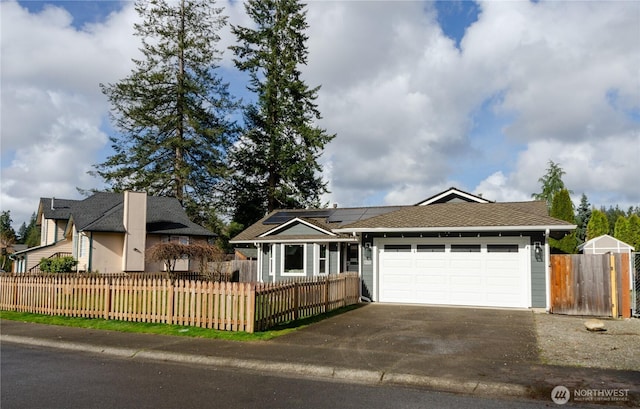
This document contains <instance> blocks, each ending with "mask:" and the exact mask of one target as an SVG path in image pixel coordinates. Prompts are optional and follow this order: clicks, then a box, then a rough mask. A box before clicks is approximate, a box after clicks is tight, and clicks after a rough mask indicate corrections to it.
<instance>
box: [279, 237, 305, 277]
mask: <svg viewBox="0 0 640 409" xmlns="http://www.w3.org/2000/svg"><path fill="white" fill-rule="evenodd" d="M286 246H302V272H299V273H287V272H285V271H284V262H285V259H286V257H285V247H286ZM280 252H281V253H280V254H281V257H280V274H281V275H282V276H283V277H305V276H306V275H307V245H306V244H305V243H297V244H293V243H287V244H285V243H282V244H280Z"/></svg>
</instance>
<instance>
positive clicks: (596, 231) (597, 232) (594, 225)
mask: <svg viewBox="0 0 640 409" xmlns="http://www.w3.org/2000/svg"><path fill="white" fill-rule="evenodd" d="M603 234H609V221H608V220H607V215H606V214H604V212H603V211H601V210H597V209H594V210H593V211H592V212H591V218H590V219H589V223H587V240H591V239H593V238H595V237H598V236H602V235H603Z"/></svg>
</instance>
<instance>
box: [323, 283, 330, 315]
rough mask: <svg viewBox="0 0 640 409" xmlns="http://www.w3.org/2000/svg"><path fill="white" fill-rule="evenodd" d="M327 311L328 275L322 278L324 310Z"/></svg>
mask: <svg viewBox="0 0 640 409" xmlns="http://www.w3.org/2000/svg"><path fill="white" fill-rule="evenodd" d="M327 311H329V275H328V274H327V277H326V278H325V279H324V311H322V312H327Z"/></svg>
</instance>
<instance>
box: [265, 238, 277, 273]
mask: <svg viewBox="0 0 640 409" xmlns="http://www.w3.org/2000/svg"><path fill="white" fill-rule="evenodd" d="M265 246H268V247H267V252H268V253H269V276H271V277H272V276H273V273H274V270H275V266H276V261H275V255H274V251H275V246H274V245H273V244H268V245H266V244H265Z"/></svg>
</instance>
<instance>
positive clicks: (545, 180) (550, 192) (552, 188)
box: [531, 160, 573, 209]
mask: <svg viewBox="0 0 640 409" xmlns="http://www.w3.org/2000/svg"><path fill="white" fill-rule="evenodd" d="M565 173H566V172H565V171H564V170H562V168H561V167H560V165H559V164H558V163H555V162H554V161H552V160H550V161H549V167H548V168H547V173H545V174H544V176H542V177H541V178H539V179H538V182H540V184H541V187H542V191H541V192H540V193H533V194H532V195H531V197H532V198H534V199H536V200H544V201H546V202H547V208H548V209H551V204H552V203H553V196H554V195H555V194H556V193H558V192H559V191H561V190H562V189H566V187H565V185H564V182H563V181H562V176H563V175H564V174H565ZM569 193H573V192H572V191H571V190H569Z"/></svg>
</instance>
